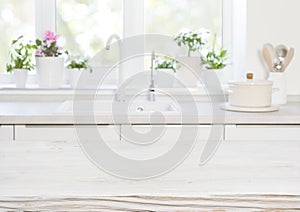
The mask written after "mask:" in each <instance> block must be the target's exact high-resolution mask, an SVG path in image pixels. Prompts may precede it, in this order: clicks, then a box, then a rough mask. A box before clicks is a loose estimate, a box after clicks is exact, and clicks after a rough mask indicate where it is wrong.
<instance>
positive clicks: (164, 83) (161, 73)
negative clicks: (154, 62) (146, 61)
mask: <svg viewBox="0 0 300 212" xmlns="http://www.w3.org/2000/svg"><path fill="white" fill-rule="evenodd" d="M156 72H157V86H158V87H160V88H172V87H174V86H175V83H176V80H177V78H176V77H177V76H176V73H175V72H174V71H173V70H172V69H165V68H164V69H157V70H156Z"/></svg>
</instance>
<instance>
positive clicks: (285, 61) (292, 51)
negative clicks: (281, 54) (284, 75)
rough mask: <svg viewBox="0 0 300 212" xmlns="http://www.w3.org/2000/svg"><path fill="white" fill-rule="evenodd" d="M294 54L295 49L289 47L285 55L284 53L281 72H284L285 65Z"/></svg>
mask: <svg viewBox="0 0 300 212" xmlns="http://www.w3.org/2000/svg"><path fill="white" fill-rule="evenodd" d="M294 54H295V49H294V48H290V49H289V51H288V53H287V55H286V57H285V60H284V63H283V66H282V69H281V71H282V72H284V71H285V70H286V68H287V66H288V65H289V64H290V62H291V61H292V59H293V57H294Z"/></svg>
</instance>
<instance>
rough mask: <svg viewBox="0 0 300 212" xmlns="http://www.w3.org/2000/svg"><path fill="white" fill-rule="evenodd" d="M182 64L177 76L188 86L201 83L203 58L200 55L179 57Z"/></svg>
mask: <svg viewBox="0 0 300 212" xmlns="http://www.w3.org/2000/svg"><path fill="white" fill-rule="evenodd" d="M176 60H177V61H178V62H179V64H180V68H178V70H177V73H176V75H177V78H178V80H179V81H181V82H182V83H183V84H184V85H185V86H186V87H197V86H198V85H199V84H200V78H201V77H200V74H201V59H200V57H177V58H176Z"/></svg>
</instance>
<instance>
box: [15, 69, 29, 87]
mask: <svg viewBox="0 0 300 212" xmlns="http://www.w3.org/2000/svg"><path fill="white" fill-rule="evenodd" d="M13 73H14V78H15V83H16V88H25V87H26V82H27V77H28V70H27V69H14V70H13Z"/></svg>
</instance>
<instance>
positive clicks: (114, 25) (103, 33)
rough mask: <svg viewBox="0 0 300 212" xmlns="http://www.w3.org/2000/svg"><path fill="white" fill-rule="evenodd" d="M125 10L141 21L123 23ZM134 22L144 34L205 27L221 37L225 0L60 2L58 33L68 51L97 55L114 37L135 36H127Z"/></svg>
mask: <svg viewBox="0 0 300 212" xmlns="http://www.w3.org/2000/svg"><path fill="white" fill-rule="evenodd" d="M138 1H142V0H138ZM135 3H136V0H135V1H132V0H131V1H128V0H124V4H135ZM140 6H142V7H143V8H144V10H142V11H141V10H140V8H139V7H140ZM125 8H126V10H125ZM123 10H125V13H131V14H137V15H136V17H139V18H138V20H137V18H135V19H134V20H132V19H133V18H132V19H130V18H129V19H126V20H125V21H124V24H123ZM134 10H137V11H134ZM143 11H144V13H143ZM141 16H143V17H144V18H141ZM124 17H126V14H125V16H124ZM126 21H127V22H126ZM132 21H134V22H139V23H138V24H137V23H135V25H137V27H138V26H140V25H141V24H142V26H143V29H144V30H143V29H142V30H140V29H132V31H134V30H136V31H138V32H139V33H140V34H141V33H143V31H144V33H159V34H163V35H169V36H172V37H173V36H175V35H176V33H178V32H179V31H181V30H183V29H186V28H188V29H191V30H197V29H199V28H203V27H204V28H207V29H210V30H211V31H212V32H213V33H217V34H218V36H219V38H221V35H222V0H182V1H177V0H144V2H143V3H142V4H141V3H139V5H134V6H127V5H123V0H101V1H99V0H57V28H58V33H59V34H61V35H63V36H64V37H65V38H66V40H67V44H66V45H67V46H66V47H67V49H69V50H70V51H71V52H74V53H81V54H84V55H87V56H93V55H94V54H95V53H96V52H97V51H99V50H101V49H102V48H103V47H104V44H105V42H106V40H107V38H108V37H109V36H110V35H111V34H115V33H116V34H119V35H120V36H121V35H122V34H134V33H130V32H129V33H123V32H124V30H125V31H126V28H132V27H133V26H132V25H134V24H132ZM141 22H143V23H141ZM127 31H128V30H127Z"/></svg>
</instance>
